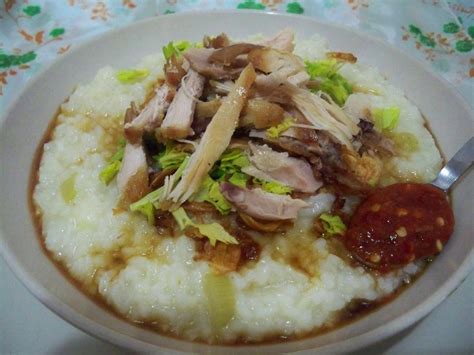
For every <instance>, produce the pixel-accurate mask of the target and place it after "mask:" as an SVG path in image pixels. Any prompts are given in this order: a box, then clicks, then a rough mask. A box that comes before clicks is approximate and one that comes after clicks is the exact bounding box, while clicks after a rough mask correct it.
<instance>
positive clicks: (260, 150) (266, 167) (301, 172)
mask: <svg viewBox="0 0 474 355" xmlns="http://www.w3.org/2000/svg"><path fill="white" fill-rule="evenodd" d="M249 146H250V150H251V151H252V156H251V157H250V161H251V162H252V165H250V166H248V167H245V168H243V169H242V171H243V172H244V173H246V174H248V175H250V176H254V177H256V178H259V179H263V180H269V181H277V182H279V183H282V184H283V185H286V186H289V187H291V188H293V189H294V190H296V191H301V192H307V193H314V192H315V191H316V190H318V189H319V188H320V187H321V186H322V185H323V184H322V182H320V181H316V179H315V178H314V175H313V172H312V170H311V165H309V163H308V162H306V161H305V160H303V159H297V158H293V157H290V156H289V155H288V153H286V152H284V153H280V152H276V151H274V150H273V149H271V148H270V147H268V146H267V145H255V144H252V143H249Z"/></svg>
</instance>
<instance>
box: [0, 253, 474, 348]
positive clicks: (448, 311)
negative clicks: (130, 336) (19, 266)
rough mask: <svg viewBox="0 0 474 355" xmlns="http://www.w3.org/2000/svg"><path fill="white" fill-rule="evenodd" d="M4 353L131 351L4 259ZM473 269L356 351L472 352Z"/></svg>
mask: <svg viewBox="0 0 474 355" xmlns="http://www.w3.org/2000/svg"><path fill="white" fill-rule="evenodd" d="M0 315H1V316H0V354H2V355H3V354H35V355H40V354H53V355H55V354H58V355H59V354H61V355H62V354H68V355H71V354H81V355H82V354H88V355H94V354H129V352H127V351H125V350H122V349H119V348H117V347H115V346H113V345H110V344H108V343H106V342H104V341H101V340H98V339H95V338H93V337H91V336H90V335H87V334H85V333H84V332H82V331H81V330H79V329H76V328H75V327H74V326H72V325H70V324H69V323H67V322H65V321H64V320H62V319H61V318H59V317H58V316H56V315H55V314H54V313H53V312H51V311H50V310H48V309H47V308H46V307H45V306H44V305H42V304H41V303H40V302H39V301H38V300H36V299H35V298H34V297H33V296H32V295H31V294H30V293H29V292H28V290H27V289H26V288H25V287H24V286H23V285H22V284H21V283H20V282H19V281H18V280H17V279H16V277H15V276H14V275H13V273H12V272H11V271H10V269H9V268H8V266H7V265H6V263H5V261H4V260H3V259H1V258H0ZM473 352H474V273H472V274H471V275H470V276H469V277H468V278H467V279H466V280H465V281H464V283H463V284H462V285H461V286H460V287H459V288H458V289H457V290H456V291H454V292H453V293H452V294H451V295H450V296H449V297H448V299H447V300H445V301H444V302H443V303H442V304H441V305H440V306H439V307H438V308H436V309H435V310H434V311H433V312H432V313H431V314H429V315H428V316H427V317H426V318H424V319H423V320H421V321H420V322H418V323H417V324H415V325H414V326H412V327H410V328H408V329H407V330H405V331H403V332H401V333H399V334H397V335H396V336H394V337H391V338H389V339H386V340H384V341H381V342H379V343H378V344H375V345H372V346H370V347H368V348H365V349H363V350H361V351H359V352H357V353H356V354H364V355H370V354H415V353H416V354H472V353H473Z"/></svg>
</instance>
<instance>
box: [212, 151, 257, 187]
mask: <svg viewBox="0 0 474 355" xmlns="http://www.w3.org/2000/svg"><path fill="white" fill-rule="evenodd" d="M249 165H250V161H249V158H248V157H247V155H246V154H245V153H244V152H243V151H242V150H241V149H237V148H236V149H228V150H226V151H225V152H224V153H223V154H222V155H221V157H220V159H219V161H218V162H217V163H216V164H215V165H214V167H213V169H212V170H211V173H210V175H211V177H212V178H213V179H215V180H218V181H222V180H224V179H225V178H226V177H228V176H231V175H233V174H234V173H240V172H241V170H242V168H244V167H246V166H249Z"/></svg>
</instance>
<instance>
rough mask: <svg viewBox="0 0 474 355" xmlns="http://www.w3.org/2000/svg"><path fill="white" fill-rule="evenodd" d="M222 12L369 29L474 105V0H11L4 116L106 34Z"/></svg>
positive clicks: (4, 7) (5, 21) (3, 57)
mask: <svg viewBox="0 0 474 355" xmlns="http://www.w3.org/2000/svg"><path fill="white" fill-rule="evenodd" d="M217 9H226V10H257V11H272V12H280V13H291V14H297V15H301V16H310V17H314V18H317V19H320V20H323V21H328V22H331V23H334V24H338V25H342V26H345V27H348V28H351V29H357V30H361V31H363V32H366V33H368V34H371V35H374V36H377V37H379V38H381V39H383V40H384V41H385V42H388V43H390V44H392V45H394V46H397V47H400V48H402V49H404V50H405V51H406V52H408V53H409V54H410V55H412V56H413V57H416V58H418V59H420V60H422V61H424V62H425V63H426V65H427V66H428V67H429V68H430V69H431V70H433V71H435V72H437V73H439V74H440V75H442V76H443V77H444V78H445V79H447V80H448V81H450V82H451V83H452V84H453V85H454V86H455V87H456V88H457V89H458V90H459V91H460V92H461V93H462V94H463V95H464V96H465V97H466V98H467V99H468V101H470V102H471V104H472V105H474V103H473V102H472V99H471V97H472V92H473V90H474V88H473V80H472V78H473V77H474V58H473V52H474V51H473V38H474V16H472V15H473V13H474V6H473V4H472V0H457V1H455V0H447V1H437V0H436V1H435V0H430V1H427V0H397V1H381V0H101V1H97V0H67V1H66V0H64V1H59V0H58V1H56V0H29V1H26V0H3V1H0V29H1V30H0V115H1V114H3V112H4V109H5V107H6V106H7V104H8V103H10V102H12V101H13V100H14V98H15V97H16V96H17V95H18V94H19V93H20V92H21V90H22V89H23V88H24V86H25V84H26V83H27V82H28V81H29V80H30V78H32V77H34V76H35V75H36V74H37V73H38V72H39V71H40V70H41V69H42V68H44V67H45V66H46V65H48V64H50V63H51V62H52V61H53V60H55V59H56V58H57V57H58V56H61V55H62V54H63V53H66V52H67V51H68V50H69V49H70V48H71V47H74V46H76V45H77V44H79V43H81V42H84V41H86V40H88V39H90V38H92V37H94V36H96V35H97V34H99V33H101V32H105V31H107V30H109V29H112V28H117V27H122V26H126V25H128V24H130V23H132V22H135V21H138V20H142V19H145V18H149V17H154V16H158V15H165V14H174V13H182V12H187V11H206V10H207V11H209V10H217ZM225 30H226V29H222V31H225ZM262 32H265V29H264V28H262ZM341 50H343V49H341Z"/></svg>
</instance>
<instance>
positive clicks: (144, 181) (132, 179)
mask: <svg viewBox="0 0 474 355" xmlns="http://www.w3.org/2000/svg"><path fill="white" fill-rule="evenodd" d="M117 187H118V189H119V191H120V194H121V199H122V201H124V202H125V203H132V202H135V201H137V200H139V199H140V198H142V197H143V196H144V195H145V194H146V193H147V192H148V165H147V161H146V156H145V151H144V150H143V147H142V145H141V144H130V143H127V144H126V146H125V152H124V156H123V160H122V165H121V168H120V171H119V173H118V175H117Z"/></svg>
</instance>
